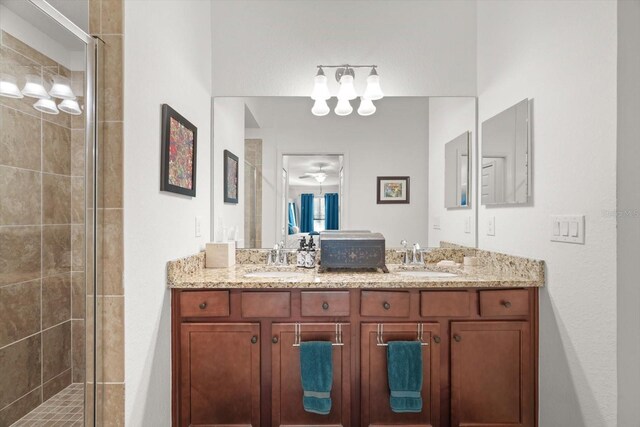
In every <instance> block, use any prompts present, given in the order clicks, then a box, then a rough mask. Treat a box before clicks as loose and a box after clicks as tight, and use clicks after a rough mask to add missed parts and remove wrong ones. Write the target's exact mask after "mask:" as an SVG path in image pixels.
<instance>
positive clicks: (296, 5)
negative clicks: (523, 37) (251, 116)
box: [213, 0, 476, 96]
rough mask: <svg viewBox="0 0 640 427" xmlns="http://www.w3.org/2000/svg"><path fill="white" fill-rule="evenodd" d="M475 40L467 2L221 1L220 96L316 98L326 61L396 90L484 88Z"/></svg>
mask: <svg viewBox="0 0 640 427" xmlns="http://www.w3.org/2000/svg"><path fill="white" fill-rule="evenodd" d="M475 37H476V2H471V1H464V0H453V1H449V0H430V1H411V0H394V1H367V2H363V1H357V0H355V1H354V0H348V1H347V0H341V1H339V2H333V1H325V0H307V1H287V0H234V1H228V0H214V2H213V88H214V94H215V95H216V96H308V95H309V93H310V92H311V89H312V84H313V76H314V75H315V72H316V65H319V64H344V63H345V62H349V63H352V64H372V63H373V64H376V65H378V66H379V72H380V80H381V84H382V89H383V90H384V91H385V93H386V94H387V95H389V96H426V95H445V96H448V95H475V93H476V61H475V54H476V51H475V47H476V42H475ZM368 72H369V71H368V70H367V71H364V70H362V71H357V75H356V87H357V88H358V90H359V92H360V91H361V90H362V89H363V88H362V87H361V85H362V84H364V81H365V77H366V76H367V74H368ZM331 73H332V71H331V70H327V76H329V77H330V76H331ZM331 80H333V81H332V84H333V89H334V90H337V84H336V82H335V79H333V78H330V81H331Z"/></svg>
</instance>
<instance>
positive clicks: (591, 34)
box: [478, 0, 637, 427]
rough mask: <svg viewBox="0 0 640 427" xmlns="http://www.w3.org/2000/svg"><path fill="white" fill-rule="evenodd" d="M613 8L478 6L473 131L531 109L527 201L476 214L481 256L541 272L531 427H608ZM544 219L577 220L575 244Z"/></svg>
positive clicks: (612, 393)
mask: <svg viewBox="0 0 640 427" xmlns="http://www.w3.org/2000/svg"><path fill="white" fill-rule="evenodd" d="M616 7H617V3H616V2H608V1H591V2H570V1H554V2H551V1H518V2H508V1H502V0H485V1H481V2H478V94H479V116H480V121H481V122H482V121H483V120H486V119H487V118H489V117H492V116H493V115H495V114H496V113H498V112H500V111H502V110H504V109H506V108H508V107H510V106H512V105H514V104H515V103H517V102H518V101H520V100H522V99H524V98H527V97H528V98H533V103H534V107H533V114H532V116H533V201H532V203H531V204H530V205H529V206H522V207H510V208H505V207H500V208H489V209H487V208H484V207H481V209H480V212H479V223H478V224H479V246H480V248H483V249H489V250H496V251H501V252H508V253H512V254H515V255H522V256H528V257H534V258H539V259H543V260H545V261H546V263H547V264H546V265H547V284H546V286H545V288H543V289H542V290H541V292H540V299H541V301H540V393H539V394H540V426H541V427H547V426H563V427H573V426H575V427H584V426H587V427H595V426H598V427H601V426H610V427H614V426H616V425H617V424H616V397H617V384H616V374H617V372H616V350H615V349H616V220H615V218H614V217H613V216H612V215H607V214H606V213H607V212H609V211H613V210H614V209H615V208H616V197H615V194H616V178H615V176H616V108H617V107H616ZM636 120H637V118H636ZM636 167H637V165H636ZM552 214H585V215H586V244H585V245H575V244H566V243H565V244H563V243H552V242H550V240H549V234H550V215H552ZM490 216H495V219H496V221H495V230H496V235H495V237H490V236H486V231H487V225H486V223H487V219H488V218H489V217H490ZM635 243H636V244H637V241H636V242H635ZM636 253H637V252H636ZM636 265H637V261H636ZM636 309H637V307H636ZM636 363H637V361H636ZM636 397H637V396H636ZM621 425H622V424H621ZM626 425H631V424H626ZM634 425H637V419H635V420H634Z"/></svg>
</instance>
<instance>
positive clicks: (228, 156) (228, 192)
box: [224, 150, 239, 203]
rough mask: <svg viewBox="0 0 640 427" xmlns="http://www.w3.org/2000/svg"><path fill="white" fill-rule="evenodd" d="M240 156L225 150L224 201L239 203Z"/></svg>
mask: <svg viewBox="0 0 640 427" xmlns="http://www.w3.org/2000/svg"><path fill="white" fill-rule="evenodd" d="M238 167H239V166H238V156H236V155H234V154H233V153H231V151H229V150H224V202H225V203H238Z"/></svg>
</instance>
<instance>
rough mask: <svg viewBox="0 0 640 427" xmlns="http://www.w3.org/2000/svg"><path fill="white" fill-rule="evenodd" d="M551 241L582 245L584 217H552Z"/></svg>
mask: <svg viewBox="0 0 640 427" xmlns="http://www.w3.org/2000/svg"><path fill="white" fill-rule="evenodd" d="M551 241H552V242H562V243H577V244H581V245H584V215H552V216H551Z"/></svg>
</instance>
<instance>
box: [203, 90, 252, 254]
mask: <svg viewBox="0 0 640 427" xmlns="http://www.w3.org/2000/svg"><path fill="white" fill-rule="evenodd" d="M213 138H214V139H213V141H214V142H213V168H212V176H211V179H212V182H213V201H212V205H213V217H212V221H213V223H212V224H213V225H212V227H213V230H212V231H213V235H212V236H211V237H212V239H214V240H223V241H225V240H228V237H229V234H230V233H231V229H233V228H234V227H235V230H237V234H238V247H240V248H242V247H244V140H245V134H244V101H243V100H242V99H241V98H215V99H214V100H213ZM224 150H229V151H230V152H231V153H233V154H235V155H236V156H238V164H239V169H238V203H237V204H231V203H225V202H224V169H223V168H224ZM224 229H227V230H228V232H227V233H223V230H224ZM224 234H227V237H226V238H225V237H224Z"/></svg>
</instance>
